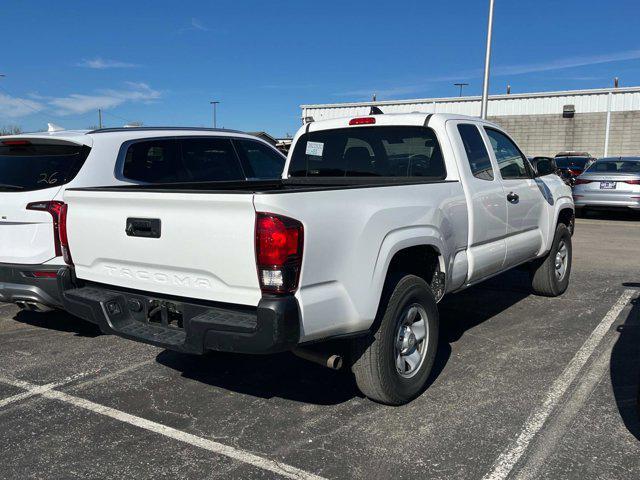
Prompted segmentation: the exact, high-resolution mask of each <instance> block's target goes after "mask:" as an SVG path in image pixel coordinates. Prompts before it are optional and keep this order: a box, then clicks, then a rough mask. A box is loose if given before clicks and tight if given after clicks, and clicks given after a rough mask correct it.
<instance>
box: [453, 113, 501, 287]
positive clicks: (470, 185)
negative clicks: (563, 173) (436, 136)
mask: <svg viewBox="0 0 640 480" xmlns="http://www.w3.org/2000/svg"><path fill="white" fill-rule="evenodd" d="M447 130H448V132H449V138H451V139H452V141H453V142H454V144H457V145H456V147H457V148H455V152H456V156H458V162H457V163H458V165H459V170H460V177H461V179H462V183H463V186H464V189H465V194H466V197H467V209H468V211H469V239H468V249H467V261H468V275H467V281H466V283H472V282H475V281H477V280H480V279H482V278H484V277H487V276H489V275H492V274H494V273H496V272H499V271H500V270H502V268H503V265H504V258H505V253H506V242H505V235H506V233H507V200H506V194H505V192H504V188H503V185H502V182H501V181H500V178H499V177H498V175H497V173H496V172H497V169H496V165H495V163H494V160H492V158H491V156H490V155H489V153H488V151H487V144H486V143H485V140H484V139H483V136H482V134H481V132H480V130H479V128H478V126H477V125H475V124H473V123H468V122H464V121H450V122H447Z"/></svg>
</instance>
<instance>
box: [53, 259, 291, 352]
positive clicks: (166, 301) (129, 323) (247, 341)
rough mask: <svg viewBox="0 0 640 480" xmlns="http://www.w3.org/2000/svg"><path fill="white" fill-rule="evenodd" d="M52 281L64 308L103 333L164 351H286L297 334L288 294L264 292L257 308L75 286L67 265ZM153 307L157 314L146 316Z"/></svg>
mask: <svg viewBox="0 0 640 480" xmlns="http://www.w3.org/2000/svg"><path fill="white" fill-rule="evenodd" d="M58 282H59V284H60V289H61V291H62V299H63V304H64V308H65V309H66V310H67V311H68V312H70V313H72V314H73V315H76V316H78V317H80V318H83V319H85V320H87V321H89V322H92V323H95V324H97V325H99V326H100V329H101V330H102V331H103V332H104V333H109V334H114V335H118V336H121V337H124V338H128V339H130V340H136V341H139V342H143V343H149V344H151V345H156V346H158V347H162V348H167V349H170V350H176V351H180V352H187V353H196V354H202V353H204V352H206V351H208V350H215V351H224V352H238V353H256V354H264V353H274V352H280V351H285V350H290V349H292V348H293V347H294V346H295V345H297V344H298V341H299V338H300V320H299V309H298V302H297V300H296V299H295V297H293V296H285V297H272V298H266V297H265V298H262V300H260V303H259V304H258V307H257V308H251V307H246V306H241V305H229V304H223V305H222V304H221V305H216V306H211V305H204V304H202V303H191V302H190V300H189V299H184V298H167V297H161V296H156V295H153V294H147V293H145V292H138V291H132V290H120V289H112V288H110V287H108V286H104V285H99V284H87V285H86V286H81V285H80V286H75V285H74V282H73V280H72V278H71V271H70V270H69V269H65V270H63V271H62V272H61V274H60V275H59V277H58ZM157 309H159V310H157ZM153 310H156V311H157V312H158V313H156V314H155V316H154V321H150V320H149V319H150V315H149V314H150V312H151V311H153ZM171 310H174V311H178V312H180V314H181V315H180V320H181V325H176V321H175V317H174V320H173V322H172V320H171V318H169V316H170V315H169V313H168V312H170V311H171Z"/></svg>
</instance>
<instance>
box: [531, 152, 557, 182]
mask: <svg viewBox="0 0 640 480" xmlns="http://www.w3.org/2000/svg"><path fill="white" fill-rule="evenodd" d="M531 163H533V168H534V169H535V170H536V177H543V176H545V175H551V174H552V173H556V172H557V171H558V167H557V165H556V162H555V160H553V158H545V157H538V158H534V159H533V160H532V162H531Z"/></svg>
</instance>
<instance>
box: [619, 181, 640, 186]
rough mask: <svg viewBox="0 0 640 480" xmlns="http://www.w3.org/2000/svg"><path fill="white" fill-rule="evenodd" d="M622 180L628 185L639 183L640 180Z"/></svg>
mask: <svg viewBox="0 0 640 480" xmlns="http://www.w3.org/2000/svg"><path fill="white" fill-rule="evenodd" d="M623 182H624V183H628V184H629V185H640V180H623Z"/></svg>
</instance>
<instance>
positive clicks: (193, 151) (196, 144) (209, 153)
mask: <svg viewBox="0 0 640 480" xmlns="http://www.w3.org/2000/svg"><path fill="white" fill-rule="evenodd" d="M180 146H181V150H182V164H183V165H182V168H183V170H184V172H185V173H186V176H187V178H188V179H189V180H188V181H190V182H217V181H222V182H224V181H234V180H244V178H245V176H244V173H243V171H242V167H241V166H240V161H239V160H238V157H237V156H236V153H235V151H234V150H233V145H231V140H229V139H226V138H213V137H211V138H185V139H181V140H180Z"/></svg>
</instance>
